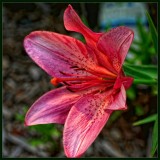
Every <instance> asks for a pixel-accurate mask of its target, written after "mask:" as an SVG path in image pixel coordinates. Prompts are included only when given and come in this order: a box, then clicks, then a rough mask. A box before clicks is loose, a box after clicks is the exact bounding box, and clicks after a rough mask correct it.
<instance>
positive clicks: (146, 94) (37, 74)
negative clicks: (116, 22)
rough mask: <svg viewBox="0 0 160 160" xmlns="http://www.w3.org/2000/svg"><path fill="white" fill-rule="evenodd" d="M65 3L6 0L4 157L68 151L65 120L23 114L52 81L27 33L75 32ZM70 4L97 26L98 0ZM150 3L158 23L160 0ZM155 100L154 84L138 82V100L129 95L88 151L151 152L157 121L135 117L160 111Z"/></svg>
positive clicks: (114, 153) (103, 154) (89, 154)
mask: <svg viewBox="0 0 160 160" xmlns="http://www.w3.org/2000/svg"><path fill="white" fill-rule="evenodd" d="M67 6H68V3H3V12H2V13H3V19H2V20H3V72H2V73H3V139H2V140H3V157H14V158H15V157H26V158H28V157H64V153H63V146H62V131H63V126H62V125H58V124H55V125H47V127H46V126H44V125H41V126H40V127H39V128H38V127H37V128H31V127H25V126H24V122H23V120H24V116H25V113H26V111H27V110H28V109H29V107H30V106H31V104H32V103H33V102H34V101H35V100H36V99H37V98H38V97H40V96H41V95H42V94H44V93H45V92H46V91H49V90H50V89H53V88H54V86H52V85H51V84H50V83H49V81H50V78H51V77H49V76H48V75H47V74H46V73H45V72H44V71H42V70H41V69H40V68H39V67H38V66H37V65H36V64H35V63H34V62H33V61H32V60H31V59H30V58H29V57H28V56H27V54H26V53H25V51H24V48H23V39H24V37H25V36H26V35H27V34H29V33H30V32H31V31H34V30H47V31H53V32H58V33H61V34H66V35H67V34H68V35H73V36H74V34H73V33H70V32H68V31H66V30H65V28H64V25H63V12H64V10H65V8H66V7H67ZM72 6H73V8H74V9H75V10H76V11H77V12H78V13H79V15H83V16H86V19H87V20H88V23H89V26H90V27H91V28H92V29H93V30H94V31H98V30H99V27H98V20H97V17H98V13H99V9H100V8H99V3H72ZM147 6H148V11H149V13H150V15H151V17H152V19H153V21H154V24H155V26H157V16H156V15H157V5H156V3H148V4H147ZM86 13H87V14H86ZM156 102H157V96H155V95H152V93H151V88H150V87H146V86H145V87H142V86H141V87H139V88H136V98H135V100H134V101H131V100H130V99H128V102H127V104H128V106H129V109H128V110H127V111H123V112H122V113H121V112H118V114H117V116H115V117H116V118H115V120H113V121H110V122H109V123H108V124H107V125H106V126H105V127H104V129H103V130H102V132H101V133H100V135H99V136H98V138H97V139H96V141H95V142H94V143H93V144H92V146H91V147H90V148H89V149H88V150H87V152H86V153H85V155H84V157H149V152H150V148H151V133H152V128H153V123H149V124H146V125H142V126H137V127H133V126H132V123H133V122H135V121H136V120H139V119H142V118H145V117H146V116H148V115H151V114H152V113H156V106H157V103H156ZM136 105H141V106H143V113H144V114H142V115H141V116H137V115H136V114H135V110H134V107H135V106H136ZM50 130H52V131H53V132H54V133H53V134H52V133H50V132H49V131H50ZM41 141H42V142H44V143H40V142H41ZM33 142H34V143H33ZM35 142H36V143H35Z"/></svg>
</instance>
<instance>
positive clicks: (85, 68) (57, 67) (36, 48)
mask: <svg viewBox="0 0 160 160" xmlns="http://www.w3.org/2000/svg"><path fill="white" fill-rule="evenodd" d="M24 47H25V49H26V52H27V53H28V54H29V56H30V57H31V58H32V59H33V60H34V61H35V62H36V63H37V64H38V65H39V66H40V67H41V68H42V69H44V70H45V71H46V72H47V73H48V74H49V75H51V76H52V77H68V75H75V76H76V77H77V76H93V74H94V75H98V76H100V75H104V76H106V75H107V74H108V76H110V75H113V76H115V75H114V74H112V73H111V72H109V71H107V70H106V69H105V68H103V67H100V66H98V65H97V64H96V62H94V61H93V60H92V58H88V56H89V55H88V54H87V50H86V47H85V45H84V44H83V43H82V42H80V41H78V40H76V39H75V38H72V37H69V36H64V35H61V34H57V33H53V32H47V31H35V32H32V33H31V34H29V35H28V36H27V37H26V38H25V40H24ZM75 67H76V68H75ZM89 72H90V73H93V74H90V73H89Z"/></svg>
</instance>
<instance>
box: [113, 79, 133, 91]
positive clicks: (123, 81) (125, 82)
mask: <svg viewBox="0 0 160 160" xmlns="http://www.w3.org/2000/svg"><path fill="white" fill-rule="evenodd" d="M133 80H134V78H132V77H118V78H117V79H116V82H115V84H114V87H113V88H114V89H118V88H121V86H122V84H123V85H124V87H125V89H128V88H129V87H130V86H131V85H132V83H133Z"/></svg>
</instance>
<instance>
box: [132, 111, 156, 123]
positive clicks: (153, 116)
mask: <svg viewBox="0 0 160 160" xmlns="http://www.w3.org/2000/svg"><path fill="white" fill-rule="evenodd" d="M156 118H157V114H153V115H151V116H149V117H147V118H144V119H142V120H139V121H137V122H134V123H133V126H138V125H142V124H146V123H150V122H153V121H155V120H156Z"/></svg>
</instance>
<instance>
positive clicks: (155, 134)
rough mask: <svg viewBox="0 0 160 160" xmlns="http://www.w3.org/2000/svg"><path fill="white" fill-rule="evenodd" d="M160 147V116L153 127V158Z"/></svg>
mask: <svg viewBox="0 0 160 160" xmlns="http://www.w3.org/2000/svg"><path fill="white" fill-rule="evenodd" d="M157 146H158V116H156V121H155V123H154V127H153V134H152V148H151V156H154V154H155V152H156V150H157Z"/></svg>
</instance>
